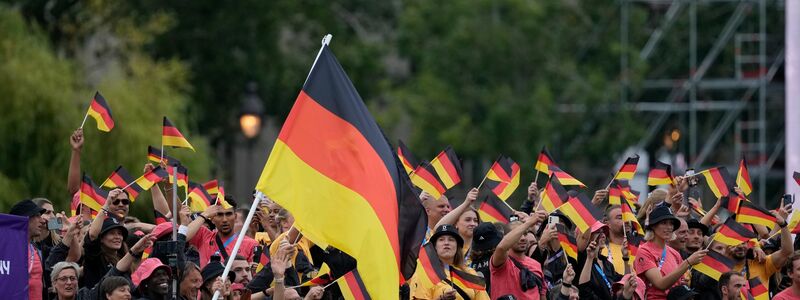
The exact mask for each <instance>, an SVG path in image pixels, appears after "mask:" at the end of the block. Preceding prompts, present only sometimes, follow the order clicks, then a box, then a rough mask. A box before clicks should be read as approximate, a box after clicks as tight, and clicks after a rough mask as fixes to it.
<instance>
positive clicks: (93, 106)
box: [86, 92, 114, 132]
mask: <svg viewBox="0 0 800 300" xmlns="http://www.w3.org/2000/svg"><path fill="white" fill-rule="evenodd" d="M86 113H87V114H88V115H90V116H92V118H93V119H94V120H95V121H97V129H99V130H100V131H103V132H109V131H111V129H114V118H113V117H111V107H109V106H108V103H107V102H106V99H105V98H103V95H100V92H95V93H94V98H92V103H90V104H89V111H87V112H86Z"/></svg>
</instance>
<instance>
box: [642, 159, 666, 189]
mask: <svg viewBox="0 0 800 300" xmlns="http://www.w3.org/2000/svg"><path fill="white" fill-rule="evenodd" d="M662 184H672V166H670V165H668V164H665V163H662V162H660V161H656V164H655V165H654V166H653V168H652V169H650V174H648V175H647V185H649V186H656V185H662Z"/></svg>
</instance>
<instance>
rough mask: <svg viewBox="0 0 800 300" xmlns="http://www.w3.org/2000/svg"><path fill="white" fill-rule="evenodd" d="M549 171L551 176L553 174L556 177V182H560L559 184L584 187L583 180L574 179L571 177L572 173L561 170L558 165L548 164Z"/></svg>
mask: <svg viewBox="0 0 800 300" xmlns="http://www.w3.org/2000/svg"><path fill="white" fill-rule="evenodd" d="M550 173H551V174H550V175H551V176H555V177H556V178H558V183H560V184H561V185H577V186H580V187H586V185H585V184H583V182H580V180H578V179H575V177H572V175H569V174H568V173H567V172H564V171H562V170H561V169H560V168H559V167H557V166H555V165H552V166H550Z"/></svg>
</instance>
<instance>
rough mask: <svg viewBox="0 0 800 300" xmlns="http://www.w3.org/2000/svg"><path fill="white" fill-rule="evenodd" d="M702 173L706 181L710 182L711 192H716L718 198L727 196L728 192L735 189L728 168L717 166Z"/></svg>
mask: <svg viewBox="0 0 800 300" xmlns="http://www.w3.org/2000/svg"><path fill="white" fill-rule="evenodd" d="M700 173H702V174H703V177H704V178H705V179H706V183H707V184H708V188H709V189H711V192H712V193H714V196H716V197H717V198H722V197H723V196H727V195H728V193H729V192H730V191H731V190H733V184H732V182H731V180H730V177H729V176H730V174H729V173H728V169H727V168H725V167H716V168H711V169H708V170H705V171H702V172H700Z"/></svg>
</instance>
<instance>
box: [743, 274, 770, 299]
mask: <svg viewBox="0 0 800 300" xmlns="http://www.w3.org/2000/svg"><path fill="white" fill-rule="evenodd" d="M747 283H748V285H749V286H750V295H752V296H753V299H754V300H769V290H768V289H767V287H766V286H764V284H763V283H762V282H761V280H760V279H758V277H753V278H751V279H750V280H748V281H747Z"/></svg>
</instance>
